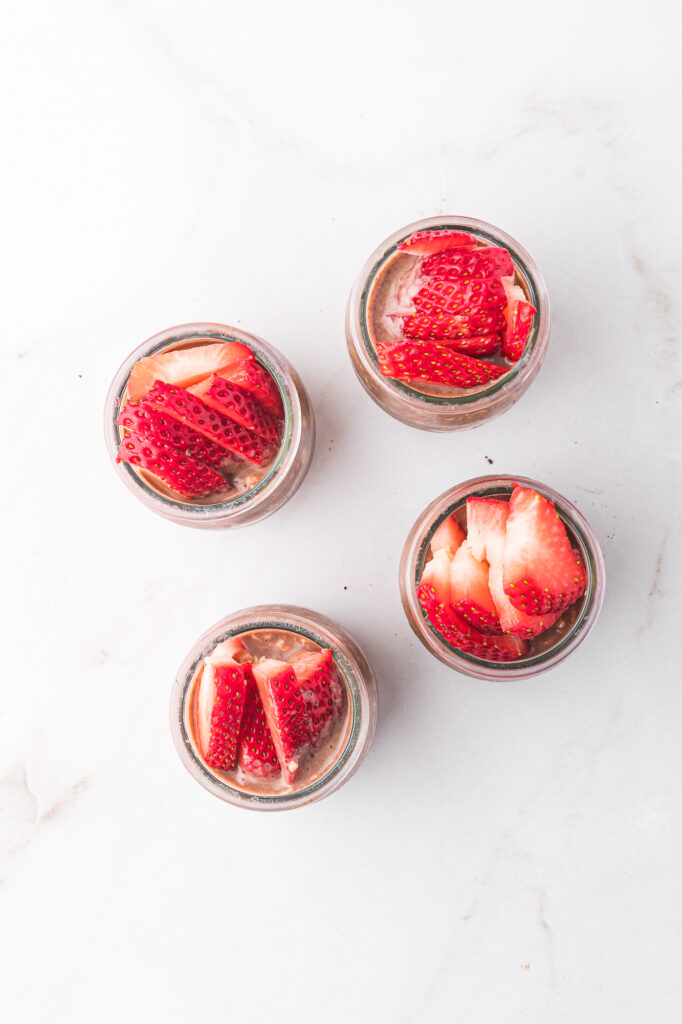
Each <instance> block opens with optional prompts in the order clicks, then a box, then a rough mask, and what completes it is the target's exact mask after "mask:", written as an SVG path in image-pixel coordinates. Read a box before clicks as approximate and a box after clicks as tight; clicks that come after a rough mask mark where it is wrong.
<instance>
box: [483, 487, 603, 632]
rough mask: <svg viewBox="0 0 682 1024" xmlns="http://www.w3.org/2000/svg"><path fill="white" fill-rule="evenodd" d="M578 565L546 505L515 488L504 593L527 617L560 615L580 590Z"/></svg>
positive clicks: (580, 567)
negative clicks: (549, 614)
mask: <svg viewBox="0 0 682 1024" xmlns="http://www.w3.org/2000/svg"><path fill="white" fill-rule="evenodd" d="M586 582H587V577H586V574H585V569H584V567H583V564H582V560H581V558H580V556H579V555H578V553H577V552H576V551H574V549H573V548H572V547H571V543H570V541H569V539H568V535H567V533H566V527H565V526H564V524H563V522H562V521H561V519H560V518H559V516H558V515H557V513H556V509H555V508H554V505H553V503H552V502H551V501H548V500H547V498H543V497H542V496H541V495H540V494H537V493H536V492H535V491H533V490H531V489H530V488H527V487H515V488H514V490H513V492H512V496H511V499H510V502H509V519H508V520H507V533H506V541H505V546H504V571H503V583H504V592H505V594H506V595H507V597H508V598H509V600H510V601H511V603H512V604H513V605H514V607H515V608H517V609H518V610H519V611H521V612H524V613H525V614H527V615H543V614H545V613H547V612H557V613H561V612H563V611H565V610H566V609H567V608H569V607H570V605H572V604H573V603H574V602H575V601H577V599H578V598H579V597H580V596H581V595H582V593H583V591H584V590H585V586H586Z"/></svg>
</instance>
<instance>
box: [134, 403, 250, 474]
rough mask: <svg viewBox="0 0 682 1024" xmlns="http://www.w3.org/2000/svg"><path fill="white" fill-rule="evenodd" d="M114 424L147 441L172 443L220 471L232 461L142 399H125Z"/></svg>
mask: <svg viewBox="0 0 682 1024" xmlns="http://www.w3.org/2000/svg"><path fill="white" fill-rule="evenodd" d="M116 424H117V426H119V427H124V428H125V429H126V430H128V431H130V432H131V433H133V434H137V435H139V436H140V437H146V438H147V439H148V440H149V441H159V442H161V443H163V444H169V445H172V447H173V448H177V449H178V450H179V451H181V452H183V453H184V454H185V455H186V456H187V457H188V458H189V459H196V460H197V461H199V462H205V463H206V465H207V466H213V467H214V469H222V470H223V471H225V470H228V469H231V468H232V467H233V464H234V463H235V462H236V459H235V457H231V456H230V455H228V453H227V452H226V451H225V449H224V448H221V447H220V445H219V444H215V443H214V442H213V441H209V439H208V438H207V437H204V435H203V434H199V433H198V432H197V431H196V430H191V429H190V428H189V427H186V426H185V425H184V423H180V422H179V421H178V420H174V419H173V418H172V416H166V414H165V413H163V412H159V410H158V409H152V408H151V407H149V406H146V405H145V404H144V402H126V404H125V407H124V409H123V411H122V412H120V413H119V414H118V418H117V420H116Z"/></svg>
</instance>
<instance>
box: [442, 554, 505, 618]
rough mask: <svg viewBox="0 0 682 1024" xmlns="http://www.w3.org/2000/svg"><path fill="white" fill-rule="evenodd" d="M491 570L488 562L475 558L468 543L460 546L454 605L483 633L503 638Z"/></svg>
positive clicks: (454, 573)
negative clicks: (489, 575)
mask: <svg viewBox="0 0 682 1024" xmlns="http://www.w3.org/2000/svg"><path fill="white" fill-rule="evenodd" d="M488 570H489V566H488V563H487V562H486V561H478V560H477V559H476V558H474V556H473V554H472V553H471V545H470V544H469V543H468V542H467V541H465V542H464V543H463V544H462V545H460V547H459V548H458V550H457V553H456V554H455V557H454V558H453V560H452V566H451V570H450V586H451V594H450V602H451V604H452V607H453V608H454V609H455V611H456V612H458V613H459V615H461V616H462V618H463V619H464V620H465V621H466V622H468V623H469V624H470V625H471V626H473V627H474V628H475V629H477V630H478V632H479V633H485V634H486V635H490V636H499V634H500V633H502V632H503V630H502V626H501V625H500V617H499V615H498V613H497V609H496V607H495V602H494V601H493V598H492V595H491V593H490V586H489V584H488Z"/></svg>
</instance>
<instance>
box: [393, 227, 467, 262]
mask: <svg viewBox="0 0 682 1024" xmlns="http://www.w3.org/2000/svg"><path fill="white" fill-rule="evenodd" d="M475 244H476V239H475V238H472V236H471V235H466V234H465V233H464V232H463V231H415V233H414V234H413V235H410V237H409V238H406V239H405V240H404V241H402V242H400V244H399V245H398V249H399V250H400V252H409V253H413V254H414V255H415V256H430V255H432V254H433V253H436V252H442V251H443V250H444V249H459V248H461V247H462V246H464V245H466V246H471V245H475Z"/></svg>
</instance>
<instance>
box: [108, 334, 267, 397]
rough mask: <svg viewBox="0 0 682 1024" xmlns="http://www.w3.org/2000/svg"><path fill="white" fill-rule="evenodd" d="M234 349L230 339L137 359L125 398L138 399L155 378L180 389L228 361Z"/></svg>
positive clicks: (241, 346)
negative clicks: (175, 385)
mask: <svg viewBox="0 0 682 1024" xmlns="http://www.w3.org/2000/svg"><path fill="white" fill-rule="evenodd" d="M243 347H244V346H243V345H240V346H239V348H243ZM234 348H235V343H233V342H229V341H227V342H216V343H215V344H212V345H193V346H189V347H188V348H176V349H172V350H171V351H170V352H159V353H158V354H157V355H154V356H145V357H144V358H143V359H138V361H137V362H136V363H135V365H134V366H133V368H132V370H131V373H130V377H129V378H128V398H129V399H130V400H131V401H133V402H138V401H139V400H140V399H141V398H144V396H145V395H146V394H147V392H148V391H149V389H150V387H151V386H152V384H153V383H154V381H155V380H162V381H164V383H165V384H177V385H178V386H179V387H182V388H186V387H189V385H190V384H196V383H197V381H200V380H203V378H204V377H207V376H208V375H209V373H215V371H216V370H219V369H220V367H221V366H224V365H225V364H226V363H228V362H230V360H231V359H233V358H234V356H235V353H234V352H233V350H234ZM247 351H249V350H248V349H247Z"/></svg>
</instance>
